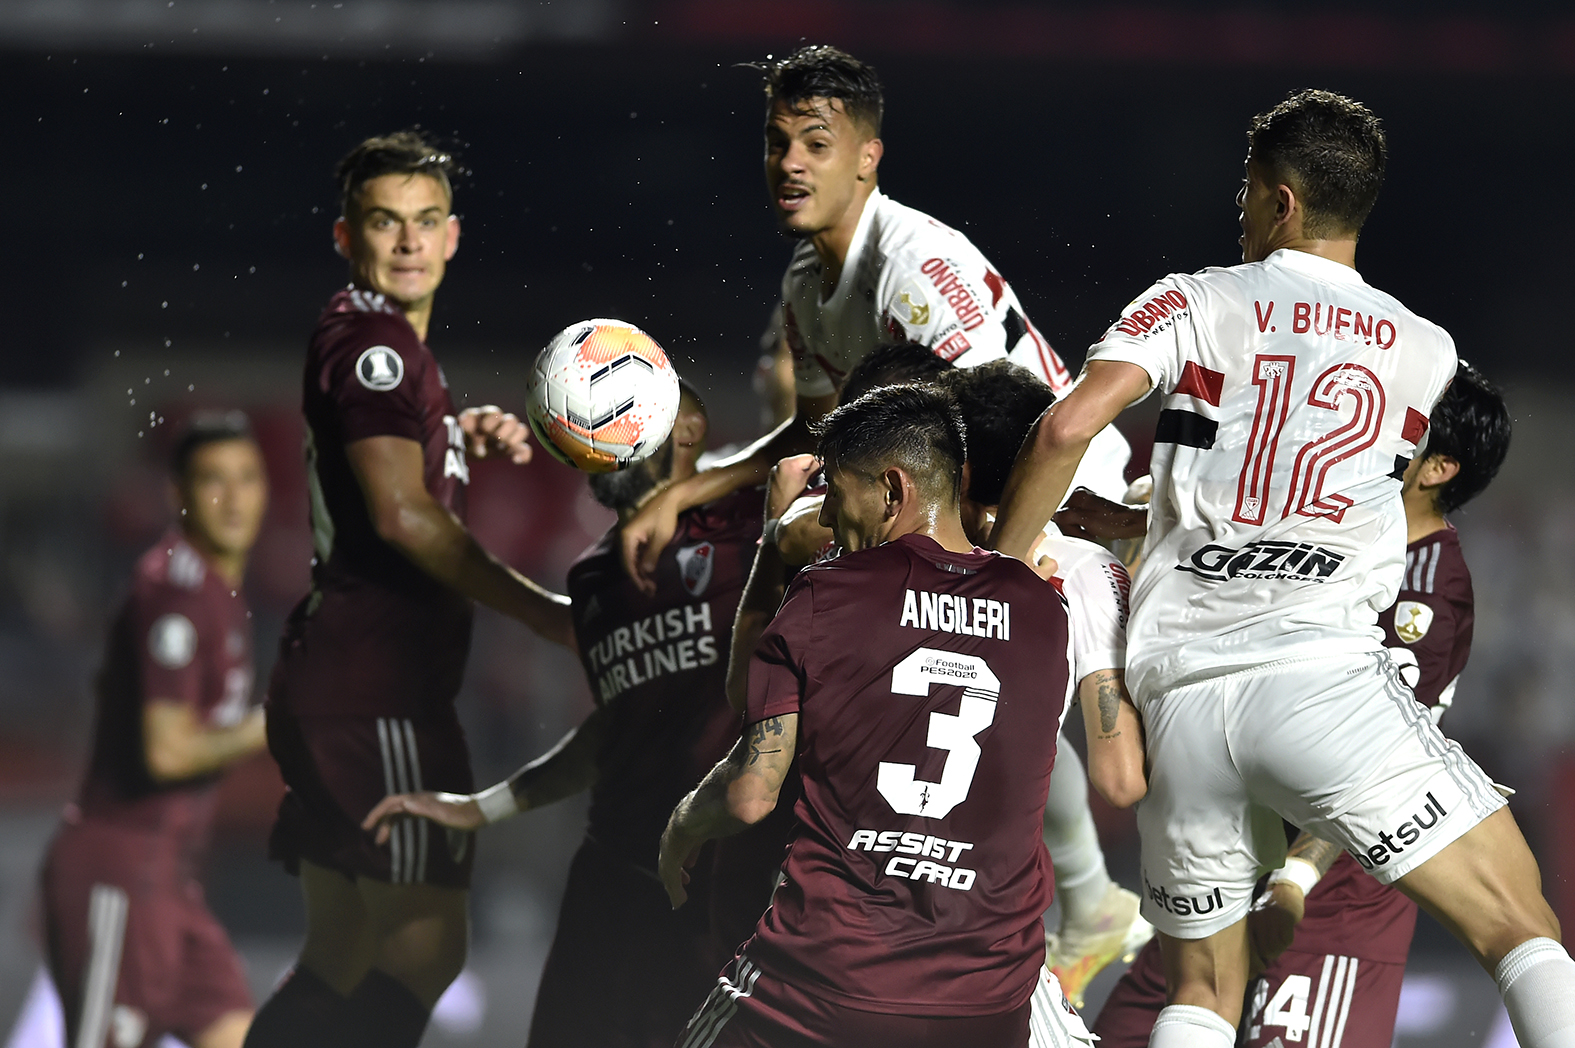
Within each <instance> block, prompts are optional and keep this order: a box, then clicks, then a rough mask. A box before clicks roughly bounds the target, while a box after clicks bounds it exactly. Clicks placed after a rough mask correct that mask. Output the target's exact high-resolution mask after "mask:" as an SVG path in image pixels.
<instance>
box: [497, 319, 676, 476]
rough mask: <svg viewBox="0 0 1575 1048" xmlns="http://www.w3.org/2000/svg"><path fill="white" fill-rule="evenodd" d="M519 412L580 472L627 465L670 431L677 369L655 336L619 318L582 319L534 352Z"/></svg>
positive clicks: (541, 438) (557, 455) (554, 451)
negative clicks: (534, 355) (533, 360)
mask: <svg viewBox="0 0 1575 1048" xmlns="http://www.w3.org/2000/svg"><path fill="white" fill-rule="evenodd" d="M525 415H526V418H527V419H528V420H529V421H530V428H531V430H532V431H534V432H535V434H536V439H537V440H538V441H540V442H541V446H542V447H544V448H546V449H547V450H548V451H549V452H551V453H552V455H553V457H555V458H556V459H558V460H559V461H560V462H566V463H568V464H569V465H571V466H574V467H575V468H576V469H582V470H584V471H585V472H587V473H611V472H613V471H614V470H620V469H627V468H628V467H629V466H632V465H633V464H635V463H636V462H639V461H640V460H642V459H644V458H646V457H647V456H649V455H650V454H651V453H652V452H654V451H655V450H656V449H657V448H659V447H661V446H662V442H663V441H665V440H666V439H667V437H668V434H670V433H672V431H673V423H674V422H675V421H676V420H677V418H678V373H677V372H676V371H674V370H673V365H672V363H671V362H670V361H668V359H667V354H666V353H664V352H662V347H661V346H659V345H657V344H656V340H655V339H654V338H652V337H651V336H650V335H647V334H646V333H645V332H644V331H641V330H640V329H639V328H637V327H635V326H634V325H633V324H626V323H624V322H623V321H621V320H583V321H581V322H579V323H578V324H570V325H569V326H568V327H566V328H564V329H563V330H562V331H560V332H558V334H557V336H556V337H555V338H553V340H552V341H551V342H549V343H547V348H546V349H544V350H542V351H541V353H539V354H538V355H537V357H536V366H535V367H533V368H532V369H531V373H530V382H529V384H528V385H527V386H526V393H525Z"/></svg>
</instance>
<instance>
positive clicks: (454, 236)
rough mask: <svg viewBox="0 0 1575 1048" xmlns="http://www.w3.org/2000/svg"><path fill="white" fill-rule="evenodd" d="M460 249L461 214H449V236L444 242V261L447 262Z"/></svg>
mask: <svg viewBox="0 0 1575 1048" xmlns="http://www.w3.org/2000/svg"><path fill="white" fill-rule="evenodd" d="M458 250H459V216H458V215H449V216H448V237H447V239H446V240H445V241H444V243H443V261H445V262H447V261H448V260H449V259H451V258H453V257H454V252H456V251H458Z"/></svg>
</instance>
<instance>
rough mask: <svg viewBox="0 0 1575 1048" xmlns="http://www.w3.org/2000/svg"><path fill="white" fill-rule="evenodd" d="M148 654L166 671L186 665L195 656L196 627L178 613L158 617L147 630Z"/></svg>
mask: <svg viewBox="0 0 1575 1048" xmlns="http://www.w3.org/2000/svg"><path fill="white" fill-rule="evenodd" d="M148 654H149V655H151V656H153V661H154V662H156V663H158V664H159V665H160V666H163V667H164V668H165V669H167V670H178V669H180V668H182V667H183V666H186V665H188V664H189V663H190V662H191V660H192V656H194V655H196V654H197V627H195V626H193V625H192V624H191V620H190V619H188V618H187V617H186V616H184V615H182V614H180V613H179V612H174V611H172V612H170V613H169V614H168V615H161V616H159V617H158V618H157V619H155V620H154V622H153V628H152V629H150V630H148Z"/></svg>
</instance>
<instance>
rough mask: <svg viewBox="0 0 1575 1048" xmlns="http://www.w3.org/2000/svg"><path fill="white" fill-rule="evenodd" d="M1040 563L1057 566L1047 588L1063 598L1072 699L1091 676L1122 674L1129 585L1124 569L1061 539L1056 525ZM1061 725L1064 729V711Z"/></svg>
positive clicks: (1039, 551)
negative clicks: (1048, 560) (1044, 560)
mask: <svg viewBox="0 0 1575 1048" xmlns="http://www.w3.org/2000/svg"><path fill="white" fill-rule="evenodd" d="M1040 557H1050V558H1051V559H1052V560H1054V561H1055V562H1056V571H1055V575H1054V577H1053V578H1052V579H1051V584H1052V585H1054V586H1055V588H1056V589H1057V590H1059V591H1060V593H1061V595H1062V596H1063V597H1065V598H1066V603H1067V616H1066V617H1067V623H1068V626H1069V628H1070V631H1071V637H1072V641H1071V644H1072V689H1073V693H1074V694H1075V693H1076V690H1077V688H1078V687H1079V686H1080V685H1081V683H1082V681H1083V680H1084V678H1086V677H1088V675H1089V674H1092V673H1097V672H1099V671H1100V670H1112V669H1113V670H1120V669H1125V668H1126V664H1127V607H1128V601H1129V600H1130V599H1131V594H1132V582H1131V579H1130V578H1129V577H1128V575H1127V569H1126V567H1125V565H1123V564H1122V563H1121V561H1119V560H1118V559H1116V557H1115V555H1114V554H1112V553H1111V552H1110V551H1109V550H1107V549H1105V547H1103V546H1101V545H1099V544H1098V543H1095V542H1089V541H1088V540H1087V539H1076V538H1070V537H1068V536H1066V535H1063V534H1061V532H1060V530H1059V529H1057V528H1056V526H1055V525H1054V524H1052V525H1050V526H1049V527H1048V528H1046V529H1045V534H1044V537H1043V538H1041V539H1040V540H1039V545H1038V546H1036V547H1035V548H1034V560H1036V561H1037V560H1038V559H1039V558H1040ZM1070 706H1071V703H1070V702H1068V703H1067V708H1070ZM1061 721H1062V724H1063V725H1064V724H1065V723H1066V709H1063V710H1062V711H1061Z"/></svg>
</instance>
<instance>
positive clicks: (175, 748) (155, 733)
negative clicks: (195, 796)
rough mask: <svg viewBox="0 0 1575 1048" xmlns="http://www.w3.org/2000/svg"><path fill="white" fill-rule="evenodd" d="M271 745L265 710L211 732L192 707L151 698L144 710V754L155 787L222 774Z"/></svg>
mask: <svg viewBox="0 0 1575 1048" xmlns="http://www.w3.org/2000/svg"><path fill="white" fill-rule="evenodd" d="M267 743H268V739H267V735H266V734H265V722H264V720H263V711H262V707H260V706H259V707H256V708H254V709H251V710H248V711H247V713H246V716H245V718H244V719H243V720H242V721H241V722H240V723H239V724H236V725H233V726H231V727H228V728H210V727H207V726H206V725H204V724H203V723H202V722H201V721H199V720H198V719H197V711H196V710H195V709H193V708H192V706H191V704H190V703H186V702H178V701H176V700H174V699H153V700H152V701H150V702H147V703H145V704H144V705H143V707H142V752H143V759H144V760H145V761H146V762H147V766H148V775H149V776H151V777H152V779H153V781H154V782H159V783H167V782H180V781H182V780H184V779H193V778H196V777H197V776H199V775H207V774H209V773H210V772H215V771H218V770H219V769H220V768H223V767H225V766H226V765H229V764H233V763H234V762H235V761H238V760H240V759H241V758H242V757H249V756H251V755H252V754H254V753H256V752H257V751H258V750H260V749H262V748H263V747H264V746H266V745H267Z"/></svg>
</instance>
